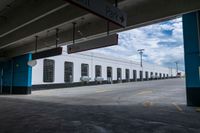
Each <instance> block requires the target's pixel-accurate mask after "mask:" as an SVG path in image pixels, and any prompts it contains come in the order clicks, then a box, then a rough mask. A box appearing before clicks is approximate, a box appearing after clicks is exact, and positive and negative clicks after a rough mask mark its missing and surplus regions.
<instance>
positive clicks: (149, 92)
mask: <svg viewBox="0 0 200 133" xmlns="http://www.w3.org/2000/svg"><path fill="white" fill-rule="evenodd" d="M151 93H153V92H152V91H142V92H139V93H137V95H146V94H151Z"/></svg>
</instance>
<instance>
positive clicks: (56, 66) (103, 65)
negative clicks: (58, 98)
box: [32, 52, 176, 89]
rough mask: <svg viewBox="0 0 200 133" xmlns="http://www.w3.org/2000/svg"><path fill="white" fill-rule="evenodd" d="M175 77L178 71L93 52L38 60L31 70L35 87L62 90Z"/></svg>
mask: <svg viewBox="0 0 200 133" xmlns="http://www.w3.org/2000/svg"><path fill="white" fill-rule="evenodd" d="M174 76H176V70H175V69H169V68H165V67H161V66H158V65H152V64H148V63H145V62H144V63H143V67H141V66H140V63H139V62H134V61H130V60H126V59H122V58H121V59H120V58H116V57H109V56H107V55H100V54H98V53H93V52H82V53H76V54H66V53H65V52H63V54H62V55H60V56H55V57H50V58H45V59H39V60H37V65H36V66H34V67H33V68H32V85H33V89H34V88H42V89H43V88H55V87H57V88H60V87H70V86H77V85H87V84H97V83H119V82H133V81H143V80H153V79H154V80H155V79H165V78H170V77H174Z"/></svg>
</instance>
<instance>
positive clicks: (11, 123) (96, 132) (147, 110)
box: [0, 98, 200, 133]
mask: <svg viewBox="0 0 200 133" xmlns="http://www.w3.org/2000/svg"><path fill="white" fill-rule="evenodd" d="M0 113H1V115H0V133H200V113H198V112H196V111H195V109H194V108H191V107H186V106H185V105H151V104H148V103H147V104H138V105H129V106H124V105H123V106H122V105H116V106H110V105H109V106H102V105H100V106H98V105H95V106H93V105H91V106H89V105H88V106H84V105H64V104H56V103H46V102H38V101H31V100H21V99H10V98H0Z"/></svg>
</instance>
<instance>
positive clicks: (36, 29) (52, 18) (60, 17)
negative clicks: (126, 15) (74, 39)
mask: <svg viewBox="0 0 200 133" xmlns="http://www.w3.org/2000/svg"><path fill="white" fill-rule="evenodd" d="M87 13H88V12H86V11H84V10H82V9H80V8H76V7H75V6H72V5H70V6H67V7H65V8H63V9H60V10H58V11H56V12H53V13H51V14H50V15H47V16H45V17H43V18H41V19H39V20H37V21H35V22H34V23H31V24H28V25H25V26H23V27H22V28H20V29H17V30H16V31H14V32H12V33H10V34H8V35H6V36H4V37H1V38H0V43H1V44H0V49H3V48H5V47H8V46H10V45H13V44H16V43H19V42H21V41H22V40H23V39H25V38H27V37H30V36H35V35H36V34H39V33H40V32H41V31H47V30H51V29H53V28H56V27H58V26H60V25H63V24H66V23H71V22H72V21H74V20H75V19H77V18H79V17H81V16H84V15H86V14H87ZM16 35H17V36H16Z"/></svg>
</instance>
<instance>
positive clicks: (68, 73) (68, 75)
mask: <svg viewBox="0 0 200 133" xmlns="http://www.w3.org/2000/svg"><path fill="white" fill-rule="evenodd" d="M73 69H74V64H73V63H72V62H65V76H64V78H65V82H67V83H71V82H73Z"/></svg>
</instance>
